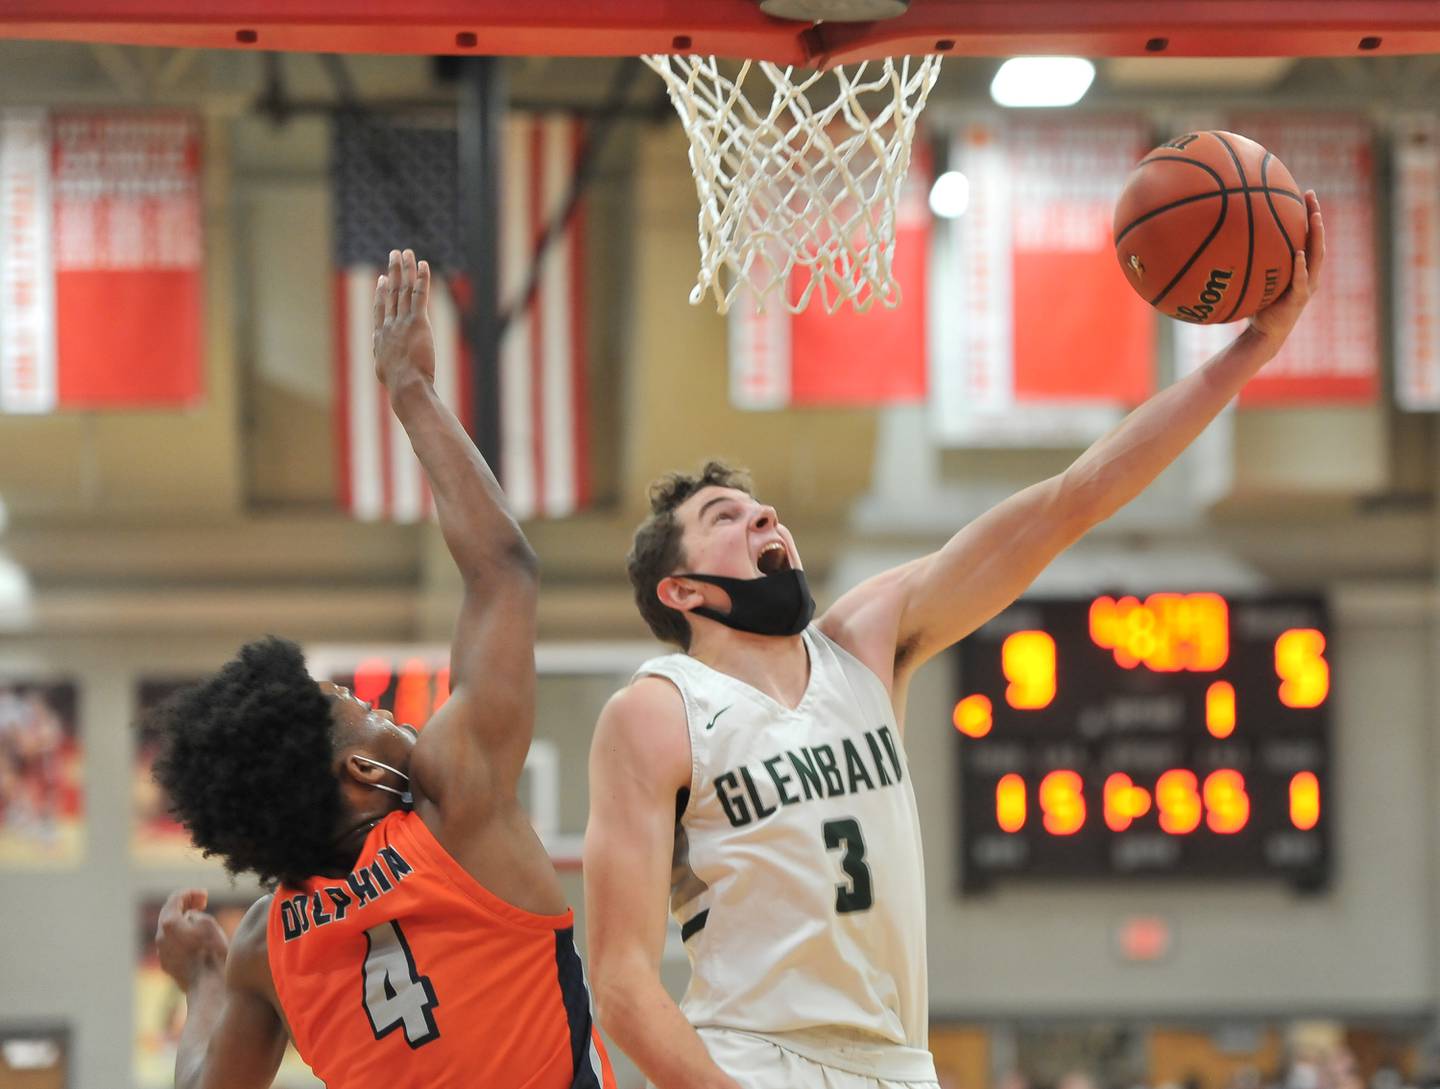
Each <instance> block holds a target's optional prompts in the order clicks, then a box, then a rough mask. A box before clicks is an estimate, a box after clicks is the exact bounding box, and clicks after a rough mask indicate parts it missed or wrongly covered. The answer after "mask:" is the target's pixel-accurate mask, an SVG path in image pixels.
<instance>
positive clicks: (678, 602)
mask: <svg viewBox="0 0 1440 1089" xmlns="http://www.w3.org/2000/svg"><path fill="white" fill-rule="evenodd" d="M655 596H656V597H658V598H659V599H660V603H661V604H662V605H666V606H668V607H669V608H671V609H679V610H680V611H681V612H682V613H686V612H689V611H690V610H691V609H693V608H695V606H697V605H703V604H705V596H704V595H703V594H701V592H700V587H699V586H698V585H697V584H695V583H694V582H691V581H690V580H689V579H686V578H679V577H677V576H675V575H666V576H665V577H664V578H663V579H661V580H660V583H659V585H657V586H656V587H655Z"/></svg>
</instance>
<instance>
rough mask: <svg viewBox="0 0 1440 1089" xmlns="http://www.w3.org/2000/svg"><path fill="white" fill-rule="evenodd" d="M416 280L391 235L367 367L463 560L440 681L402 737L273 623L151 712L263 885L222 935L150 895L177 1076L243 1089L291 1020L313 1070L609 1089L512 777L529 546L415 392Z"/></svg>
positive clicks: (531, 610)
mask: <svg viewBox="0 0 1440 1089" xmlns="http://www.w3.org/2000/svg"><path fill="white" fill-rule="evenodd" d="M429 292H430V272H429V268H428V266H427V265H426V264H425V263H424V262H421V263H420V264H419V266H418V267H417V265H416V262H415V256H414V254H413V253H412V252H411V251H409V250H406V251H405V252H404V253H403V254H401V253H398V252H392V253H391V254H390V266H389V270H388V272H387V274H386V275H385V276H382V277H381V278H380V281H379V284H378V285H377V287H376V290H375V368H376V371H377V373H378V375H379V378H380V380H381V381H382V382H383V383H384V385H385V388H386V390H387V391H388V393H389V395H390V404H391V407H392V408H393V410H394V412H395V415H396V416H397V417H398V418H399V420H400V422H401V424H403V425H404V427H405V431H406V433H407V434H408V435H409V437H410V441H411V443H412V444H413V445H414V447H415V452H416V454H417V455H418V456H419V459H420V463H421V465H422V466H423V467H424V469H425V474H426V477H427V478H428V480H429V482H430V487H431V489H432V490H433V492H434V495H435V505H436V508H437V510H438V512H439V521H440V528H441V531H442V532H443V534H444V537H445V542H446V544H447V545H448V546H449V549H450V553H451V555H452V556H453V557H454V558H455V562H456V564H457V565H458V567H459V568H460V572H461V574H462V575H463V577H464V598H463V600H462V603H461V608H460V619H459V623H458V626H457V628H456V631H455V639H454V644H453V646H452V649H451V659H450V668H451V674H450V676H451V684H452V691H451V694H450V698H449V700H448V701H447V702H446V703H445V705H444V706H443V707H441V708H440V710H438V711H437V712H436V713H435V716H434V717H433V718H432V719H431V720H430V722H429V724H428V725H426V727H425V729H424V732H423V733H420V734H419V735H418V736H417V734H416V731H415V730H414V729H413V728H412V727H409V726H404V725H398V724H397V723H396V722H395V721H394V720H393V719H392V718H391V717H390V715H389V714H388V713H386V712H380V711H375V710H374V709H373V708H371V707H370V706H369V705H368V704H366V703H362V702H361V701H360V700H358V699H356V698H355V697H354V696H353V695H352V694H351V693H350V692H349V691H347V690H346V689H344V688H340V687H337V686H335V685H332V684H328V683H316V682H315V681H313V680H312V679H311V678H310V677H309V676H308V675H307V674H306V671H305V664H304V660H303V659H302V657H301V655H300V652H299V649H298V648H297V647H295V646H294V645H293V644H291V643H286V642H283V641H281V640H277V639H269V640H264V641H260V642H257V643H251V644H249V645H247V646H245V647H244V648H242V649H241V651H240V654H239V655H238V657H236V658H235V659H234V660H233V661H231V662H230V663H229V664H227V665H226V666H225V667H224V668H223V669H222V670H221V671H220V672H219V673H218V674H217V675H216V676H215V677H214V678H212V679H211V680H209V681H207V682H205V683H204V684H202V685H199V686H198V687H196V688H194V689H191V690H189V691H188V692H186V693H185V694H183V695H182V696H181V697H179V698H178V700H176V701H174V702H172V703H171V704H169V705H167V707H166V709H165V711H164V712H163V714H162V719H163V725H164V727H165V732H166V735H167V748H166V751H165V753H164V755H163V756H162V758H161V759H160V760H159V761H158V762H157V766H156V775H157V777H158V778H159V780H160V782H161V784H162V785H163V786H164V787H165V788H166V790H167V791H168V792H169V794H170V796H171V798H172V799H173V803H174V807H175V810H176V812H177V814H178V815H179V816H180V818H181V819H182V820H183V821H184V822H185V824H186V826H187V827H188V828H189V830H190V832H191V834H192V836H193V837H194V839H195V842H196V844H198V845H199V846H200V847H202V848H204V849H205V852H206V853H207V854H217V855H219V856H220V857H221V858H223V859H224V860H225V864H226V866H227V867H228V868H229V869H230V870H231V871H232V872H235V873H240V872H245V871H249V872H253V873H255V874H256V875H257V876H258V877H259V878H260V879H261V880H262V881H264V882H267V883H271V882H273V883H276V884H277V885H278V888H276V890H275V892H274V893H273V895H270V896H265V897H262V898H261V899H260V900H258V901H257V902H256V903H255V905H254V906H253V907H251V909H250V910H249V912H248V913H247V914H246V916H245V918H244V921H243V922H241V924H240V926H239V928H238V930H237V932H236V934H235V938H234V941H233V942H231V943H230V945H229V948H228V949H227V947H226V940H225V937H224V935H223V933H222V932H221V930H220V928H219V926H218V924H217V923H216V922H215V920H214V919H213V918H212V917H211V916H209V915H208V914H206V913H205V912H204V911H203V910H202V909H203V908H204V906H205V894H204V893H203V892H201V891H198V890H188V891H183V892H177V893H176V894H174V895H173V896H171V897H170V899H169V900H168V901H167V902H166V904H165V907H164V910H163V911H162V913H161V916H160V924H159V931H158V934H157V942H158V947H159V954H160V963H161V964H162V965H163V966H164V968H165V970H166V971H167V972H169V973H170V975H171V976H173V977H174V978H175V980H176V982H178V983H179V984H180V986H181V987H182V988H183V989H184V991H185V994H186V998H187V1000H188V1010H189V1016H188V1018H187V1020H186V1024H185V1028H184V1031H183V1033H182V1035H181V1038H180V1046H179V1055H178V1057H177V1059H176V1068H175V1084H176V1085H177V1086H179V1087H182V1089H221V1087H224V1089H263V1087H265V1086H268V1085H269V1084H270V1083H271V1080H272V1079H273V1078H274V1076H275V1072H276V1070H277V1068H278V1067H279V1064H280V1060H281V1056H282V1054H283V1052H284V1048H285V1042H286V1038H287V1036H288V1037H289V1038H290V1039H292V1040H293V1041H294V1042H295V1046H296V1048H297V1049H298V1051H299V1052H300V1056H301V1057H302V1058H303V1059H304V1060H305V1061H306V1062H307V1063H309V1065H310V1067H311V1069H312V1070H313V1071H314V1072H315V1073H316V1074H317V1075H318V1076H319V1077H320V1078H321V1079H323V1080H324V1082H325V1084H326V1085H327V1086H329V1087H330V1089H375V1087H377V1086H384V1087H386V1089H402V1087H405V1086H417V1087H418V1086H426V1087H430V1086H436V1087H440V1086H486V1087H494V1089H522V1087H523V1089H613V1086H614V1078H613V1076H612V1074H611V1073H610V1070H609V1066H608V1063H607V1061H606V1059H605V1056H604V1053H603V1050H602V1048H601V1044H600V1041H599V1037H598V1035H597V1033H596V1032H595V1031H594V1028H593V1026H592V1022H591V1013H590V999H589V994H588V991H587V988H586V984H585V979H584V975H583V972H582V970H581V965H580V960H579V957H578V956H577V954H576V952H575V945H574V941H573V935H574V929H573V917H572V915H571V912H570V910H569V908H568V907H567V905H566V903H565V897H564V895H563V894H562V892H561V889H560V884H559V881H558V879H557V878H556V876H555V870H554V868H553V867H552V865H551V862H550V857H549V855H548V854H547V853H546V851H545V848H544V847H543V846H542V845H541V843H540V840H539V839H538V837H537V836H536V835H535V832H534V830H533V829H532V828H531V825H530V821H529V819H528V818H527V816H526V813H525V810H524V809H523V808H522V807H521V805H520V802H519V800H518V798H517V795H516V785H517V781H518V779H519V776H520V772H521V768H522V766H523V765H524V763H525V754H526V752H527V750H528V749H529V748H530V738H531V733H532V730H533V722H534V711H535V647H534V642H535V603H536V590H537V582H538V579H537V568H536V559H535V554H534V553H533V552H532V551H531V549H530V545H529V543H528V542H527V541H526V539H525V537H524V535H523V534H522V533H521V531H520V528H519V527H518V526H517V525H516V524H515V522H514V520H513V519H512V518H511V517H510V515H509V513H508V512H507V511H506V509H505V500H504V496H503V495H502V493H501V491H500V488H499V485H498V484H496V482H495V478H494V477H493V476H492V475H491V474H490V470H489V469H488V468H487V467H486V465H485V462H484V461H483V460H482V459H481V457H480V454H479V452H478V451H477V450H476V449H475V447H474V445H473V444H472V443H471V441H470V439H469V437H468V436H467V435H466V433H465V431H464V429H463V428H462V427H461V426H460V424H459V422H458V421H457V420H456V419H455V417H454V416H453V415H452V414H451V412H450V410H449V409H447V408H446V407H445V406H444V405H443V404H442V403H441V401H440V400H439V398H438V397H437V396H436V393H435V389H434V385H433V381H434V375H435V350H434V343H433V340H432V336H431V330H430V323H429V319H428V317H427V315H426V303H427V300H428V297H429Z"/></svg>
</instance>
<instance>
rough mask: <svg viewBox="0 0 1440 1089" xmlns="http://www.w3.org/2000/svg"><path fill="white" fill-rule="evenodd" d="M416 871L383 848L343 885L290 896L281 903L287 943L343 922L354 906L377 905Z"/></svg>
mask: <svg viewBox="0 0 1440 1089" xmlns="http://www.w3.org/2000/svg"><path fill="white" fill-rule="evenodd" d="M414 872H415V867H413V866H411V865H410V863H408V862H406V861H405V857H404V856H403V855H402V854H401V853H400V852H399V851H397V850H396V849H395V848H394V847H381V848H380V849H379V850H378V851H376V858H375V861H374V862H372V863H371V864H370V865H368V866H361V867H360V868H359V869H358V870H355V871H354V872H352V873H348V874H346V875H345V878H344V881H343V883H342V884H336V885H325V886H324V887H322V888H320V889H318V890H316V891H315V892H302V893H297V894H295V895H294V896H288V897H286V898H285V899H283V900H281V901H280V922H281V927H282V929H283V932H284V935H285V940H286V941H287V942H293V941H294V940H295V939H296V938H300V937H303V936H304V935H306V934H308V933H310V930H311V928H312V927H322V926H327V925H328V924H330V923H335V922H341V921H343V920H344V918H345V916H346V915H348V914H349V913H350V909H351V907H352V905H353V906H354V907H355V908H356V909H357V910H358V909H360V908H363V907H365V905H367V904H370V903H374V902H375V901H377V900H379V899H380V898H381V897H383V896H384V895H385V894H386V893H389V892H393V891H394V890H395V887H396V886H397V885H399V884H400V882H401V881H403V880H405V878H407V877H409V876H410V875H411V874H412V873H414Z"/></svg>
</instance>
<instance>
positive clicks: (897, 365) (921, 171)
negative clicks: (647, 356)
mask: <svg viewBox="0 0 1440 1089" xmlns="http://www.w3.org/2000/svg"><path fill="white" fill-rule="evenodd" d="M927 158H928V156H926V155H925V154H924V149H923V148H920V147H917V148H916V150H915V155H914V158H913V160H912V161H911V163H910V170H909V172H908V173H907V174H906V176H905V184H904V186H903V188H902V189H901V193H900V200H899V203H898V204H897V206H896V209H895V255H894V264H893V266H892V267H893V269H894V272H895V281H896V283H897V284H898V285H899V288H900V304H899V305H898V306H896V307H894V308H890V307H886V306H884V305H882V304H881V303H879V302H876V303H873V304H872V305H871V306H870V308H869V309H867V310H865V311H863V312H860V311H856V310H854V309H853V308H852V307H850V306H848V305H847V306H842V307H840V309H838V310H836V311H835V313H833V314H827V313H826V312H825V308H824V307H823V306H822V305H821V304H820V302H819V300H818V298H816V299H814V300H812V301H811V304H810V306H809V308H808V309H806V310H804V311H802V312H801V313H799V314H791V313H790V312H789V311H788V310H787V309H786V308H785V307H784V306H783V305H781V304H780V303H779V302H778V301H775V302H772V303H770V305H768V306H767V307H766V308H765V309H764V310H760V309H758V308H757V306H756V305H755V300H754V295H753V294H752V293H746V292H744V291H742V292H741V293H740V294H739V295H738V296H737V298H736V300H735V302H734V303H733V304H732V305H731V307H730V311H729V314H728V316H727V322H728V337H729V340H728V343H729V360H730V403H731V404H732V405H734V406H735V407H736V408H743V409H753V410H766V409H780V408H804V407H822V406H828V407H839V406H852V407H864V406H872V405H886V404H914V403H918V402H920V401H923V400H924V399H925V384H926V383H925V371H926V365H925V340H926V335H925V329H926V309H927V298H926V294H927V289H926V266H927V264H928V259H929V251H930V230H931V216H930V208H929V204H928V196H929V189H930V170H929V166H928V164H927V161H926V160H927ZM803 280H804V275H803V274H802V273H801V272H800V271H799V270H797V271H795V272H794V273H793V274H792V277H791V286H790V287H789V288H787V292H789V293H790V294H791V295H792V296H793V295H794V294H797V293H798V288H797V286H796V285H797V284H798V283H799V282H802V281H803ZM819 290H820V289H819V288H817V289H816V293H817V296H818V293H819Z"/></svg>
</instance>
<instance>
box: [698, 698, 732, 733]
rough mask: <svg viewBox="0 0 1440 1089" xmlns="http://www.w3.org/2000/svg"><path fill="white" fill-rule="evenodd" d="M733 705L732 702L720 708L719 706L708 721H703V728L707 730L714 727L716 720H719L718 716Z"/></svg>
mask: <svg viewBox="0 0 1440 1089" xmlns="http://www.w3.org/2000/svg"><path fill="white" fill-rule="evenodd" d="M734 706H735V705H734V704H733V703H732V704H730V705H729V706H727V707H722V708H720V710H718V711H716V712H715V717H714V718H712V719H711V720H710V721H709V722H707V723H705V729H707V730H710V729H713V728H714V727H715V723H717V722H719V721H720V716H721V715H723V714H724V713H725V712H726V711H728V710H730V708H731V707H734Z"/></svg>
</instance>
